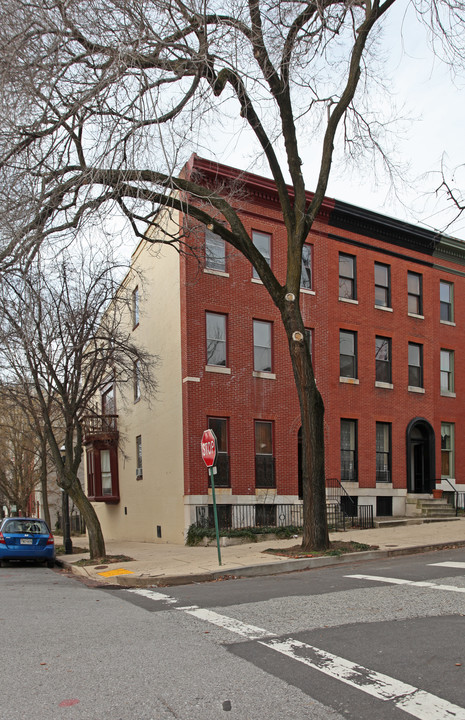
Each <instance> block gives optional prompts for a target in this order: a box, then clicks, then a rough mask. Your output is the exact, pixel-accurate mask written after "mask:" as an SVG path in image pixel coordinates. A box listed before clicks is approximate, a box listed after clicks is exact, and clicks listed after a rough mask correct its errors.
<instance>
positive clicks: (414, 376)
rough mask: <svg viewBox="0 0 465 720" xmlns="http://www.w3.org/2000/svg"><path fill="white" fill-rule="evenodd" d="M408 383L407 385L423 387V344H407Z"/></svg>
mask: <svg viewBox="0 0 465 720" xmlns="http://www.w3.org/2000/svg"><path fill="white" fill-rule="evenodd" d="M408 384H409V387H418V388H421V387H423V346H422V345H417V344H416V343H409V344H408Z"/></svg>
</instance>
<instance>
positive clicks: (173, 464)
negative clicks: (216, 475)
mask: <svg viewBox="0 0 465 720" xmlns="http://www.w3.org/2000/svg"><path fill="white" fill-rule="evenodd" d="M176 229H177V218H176V217H173V216H171V217H168V216H167V217H166V230H167V231H168V232H170V231H171V232H174V233H175V232H176ZM123 285H124V288H125V291H126V292H127V294H128V296H130V294H131V293H132V291H133V289H134V288H135V287H136V286H137V287H138V290H139V300H140V316H139V325H138V326H137V327H136V328H135V329H134V330H133V331H132V333H133V339H134V341H135V342H136V343H140V344H141V345H142V346H143V347H144V348H145V349H147V350H148V351H149V352H151V353H153V354H154V355H156V356H158V359H159V360H158V364H157V366H156V368H155V377H156V381H157V384H158V388H157V392H156V394H155V396H154V397H153V398H151V399H147V398H146V397H144V392H143V390H142V394H141V398H140V400H139V401H137V402H134V396H133V387H126V388H123V389H122V388H119V387H118V386H117V408H116V411H117V413H118V429H119V431H120V450H119V455H118V470H119V490H120V502H119V503H118V504H117V505H107V504H105V503H101V502H99V503H94V507H95V509H96V511H97V514H98V517H99V519H100V522H101V525H102V530H103V533H104V537H105V538H106V539H121V540H136V541H141V542H175V543H183V542H184V507H183V495H184V479H183V435H182V379H181V326H180V321H181V319H180V265H179V255H178V253H177V252H176V250H175V249H174V248H172V247H168V246H160V245H156V244H155V245H152V244H150V243H146V242H142V243H140V244H139V246H138V248H137V249H136V251H135V252H134V254H133V257H132V271H131V272H130V273H129V274H128V276H127V278H126V280H125V282H124V283H123ZM128 322H131V313H130V309H129V307H128ZM131 324H132V323H131ZM122 392H123V394H122ZM138 435H140V436H141V438H142V466H143V477H142V479H137V478H136V437H137V436H138ZM157 528H158V530H159V532H161V538H159V537H157Z"/></svg>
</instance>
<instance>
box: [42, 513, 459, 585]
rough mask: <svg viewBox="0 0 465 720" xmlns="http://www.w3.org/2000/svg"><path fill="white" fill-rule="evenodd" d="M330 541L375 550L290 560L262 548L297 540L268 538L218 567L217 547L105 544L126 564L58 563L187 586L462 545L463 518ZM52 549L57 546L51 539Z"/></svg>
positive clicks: (234, 551) (126, 581) (113, 578)
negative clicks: (355, 544) (369, 547)
mask: <svg viewBox="0 0 465 720" xmlns="http://www.w3.org/2000/svg"><path fill="white" fill-rule="evenodd" d="M330 539H331V540H332V541H336V540H343V541H352V540H353V541H355V542H359V543H365V544H367V545H377V546H378V548H379V549H378V550H370V551H364V552H360V553H355V554H354V553H351V554H345V555H341V556H324V557H317V558H299V559H289V558H286V557H279V556H274V555H268V554H263V551H264V550H265V549H267V548H287V547H292V546H293V545H297V544H300V542H301V538H292V539H290V540H268V541H265V542H258V543H248V544H244V545H232V546H228V547H222V548H221V557H222V564H221V566H219V563H218V552H217V548H216V545H212V546H210V547H203V546H199V547H186V546H184V545H171V544H158V543H141V542H128V541H113V540H108V541H106V543H105V544H106V550H107V553H108V555H126V556H128V557H130V558H132V560H131V561H130V562H116V563H111V564H108V565H92V566H90V565H87V566H84V567H77V566H76V565H75V564H74V563H76V562H77V561H79V560H81V559H83V558H84V559H86V558H88V557H89V556H88V553H87V554H85V555H77V554H73V555H59V556H58V557H57V564H58V565H60V566H62V567H65V568H68V569H71V571H72V572H73V573H75V574H77V575H81V576H82V577H83V578H86V579H87V580H92V581H97V582H99V583H102V584H110V585H115V584H116V585H121V586H124V587H148V586H150V585H155V586H159V587H167V586H169V585H181V584H183V585H184V584H187V583H192V582H205V581H209V580H216V579H218V578H222V577H225V576H226V577H251V576H259V575H275V574H277V573H282V572H292V571H295V570H303V569H308V568H312V567H321V566H323V565H334V564H340V563H347V562H353V561H354V560H357V561H362V560H368V559H369V560H372V559H375V558H377V557H379V558H381V557H389V556H393V555H401V554H409V553H414V552H421V551H426V550H430V549H435V548H438V549H439V548H441V547H443V546H446V545H459V546H463V547H465V518H463V517H462V518H459V519H454V520H450V521H447V522H429V523H423V524H419V525H402V526H394V527H384V528H375V529H372V530H347V531H345V532H337V533H331V534H330ZM55 541H56V543H57V545H59V544H61V543H62V539H61V538H60V537H56V538H55ZM73 543H74V545H75V546H78V547H88V544H87V538H85V537H76V538H73Z"/></svg>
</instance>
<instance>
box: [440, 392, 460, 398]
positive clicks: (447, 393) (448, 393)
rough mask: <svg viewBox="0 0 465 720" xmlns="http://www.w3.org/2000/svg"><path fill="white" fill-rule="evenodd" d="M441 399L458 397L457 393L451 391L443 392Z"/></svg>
mask: <svg viewBox="0 0 465 720" xmlns="http://www.w3.org/2000/svg"><path fill="white" fill-rule="evenodd" d="M441 397H451V398H455V397H457V395H456V394H455V392H451V391H450V390H441Z"/></svg>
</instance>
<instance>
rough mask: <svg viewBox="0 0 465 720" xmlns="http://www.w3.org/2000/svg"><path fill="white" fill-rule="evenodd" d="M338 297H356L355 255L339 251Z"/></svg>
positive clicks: (345, 298) (353, 298)
mask: <svg viewBox="0 0 465 720" xmlns="http://www.w3.org/2000/svg"><path fill="white" fill-rule="evenodd" d="M339 297H340V298H342V299H343V300H355V299H356V298H357V286H356V274H355V257H354V256H353V255H346V254H345V253H339Z"/></svg>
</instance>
